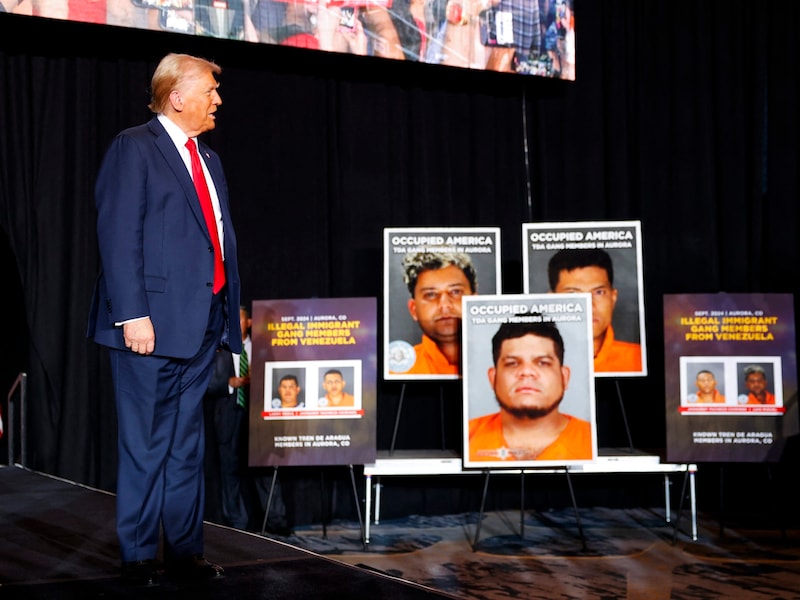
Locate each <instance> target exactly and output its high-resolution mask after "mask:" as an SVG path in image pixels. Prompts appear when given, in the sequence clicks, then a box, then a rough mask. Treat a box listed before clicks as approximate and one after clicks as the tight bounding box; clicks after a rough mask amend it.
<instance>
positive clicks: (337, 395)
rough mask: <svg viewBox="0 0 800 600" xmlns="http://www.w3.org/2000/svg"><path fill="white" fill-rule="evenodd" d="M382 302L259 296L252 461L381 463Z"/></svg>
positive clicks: (253, 375)
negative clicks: (378, 410)
mask: <svg viewBox="0 0 800 600" xmlns="http://www.w3.org/2000/svg"><path fill="white" fill-rule="evenodd" d="M376 304H377V301H376V299H375V298H314V299H298V300H257V301H255V302H253V312H252V315H253V323H252V327H251V337H252V340H253V360H252V361H251V385H250V390H251V395H250V397H251V403H250V437H249V452H248V463H249V465H250V466H301V465H352V464H367V463H372V462H374V461H375V457H376V454H377V438H376V435H377V433H376V422H377V420H376V404H377V402H376V398H377V391H376V380H377V357H376V351H377V312H376Z"/></svg>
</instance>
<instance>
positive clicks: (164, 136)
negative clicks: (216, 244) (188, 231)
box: [148, 117, 211, 242]
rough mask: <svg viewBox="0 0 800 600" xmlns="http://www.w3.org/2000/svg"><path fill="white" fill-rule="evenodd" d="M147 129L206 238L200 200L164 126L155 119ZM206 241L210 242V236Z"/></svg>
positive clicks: (206, 229) (206, 232)
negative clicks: (154, 136)
mask: <svg viewBox="0 0 800 600" xmlns="http://www.w3.org/2000/svg"><path fill="white" fill-rule="evenodd" d="M148 127H150V130H151V131H152V132H153V133H154V134H155V135H156V147H157V148H158V149H159V151H160V152H161V155H162V156H163V157H164V160H165V161H166V162H167V164H168V165H169V167H170V169H172V171H173V173H175V177H176V179H177V180H178V183H179V184H180V185H181V187H182V188H183V191H184V193H185V194H186V201H187V203H188V205H189V209H190V210H191V211H192V213H193V214H194V217H195V219H197V224H198V225H199V226H200V228H201V229H202V230H203V231H204V232H205V234H206V236H208V228H207V227H206V220H205V217H203V210H202V209H201V208H200V200H199V199H198V197H197V191H196V190H195V188H194V182H193V181H192V177H191V175H189V171H188V170H187V169H186V164H185V163H184V162H183V159H182V158H181V155H180V153H179V152H178V149H177V148H176V147H175V144H174V143H173V142H172V138H171V137H169V134H168V133H167V130H166V129H164V126H163V125H162V124H161V123H160V122H159V120H158V119H157V118H155V117H154V118H153V119H151V120H150V122H149V123H148ZM208 241H209V242H210V241H211V238H210V236H209V240H208Z"/></svg>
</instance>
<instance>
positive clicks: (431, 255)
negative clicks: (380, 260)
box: [403, 252, 478, 296]
mask: <svg viewBox="0 0 800 600" xmlns="http://www.w3.org/2000/svg"><path fill="white" fill-rule="evenodd" d="M450 266H454V267H458V268H459V269H461V270H462V271H463V272H464V275H465V276H466V278H467V280H468V281H469V288H470V291H472V293H473V294H474V293H476V292H477V291H478V277H477V275H476V274H475V267H474V266H473V264H472V259H471V258H470V257H469V255H467V254H463V253H461V252H416V253H414V254H407V255H406V256H405V257H404V258H403V270H404V275H403V283H405V284H406V286H408V291H409V293H410V294H411V295H412V296H413V295H414V289H415V288H416V287H417V279H419V276H420V275H421V274H422V273H424V272H425V271H432V270H437V269H443V268H445V267H450Z"/></svg>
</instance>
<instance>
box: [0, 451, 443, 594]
mask: <svg viewBox="0 0 800 600" xmlns="http://www.w3.org/2000/svg"><path fill="white" fill-rule="evenodd" d="M114 504H115V503H114V495H113V494H108V493H105V492H102V491H98V490H94V489H91V488H87V487H84V486H81V485H76V484H73V483H71V482H68V481H64V480H61V479H57V478H54V477H50V476H47V475H42V474H38V473H33V472H31V471H27V470H25V469H21V468H14V467H2V468H0V598H2V599H3V600H5V599H7V598H20V599H22V598H24V599H26V600H38V599H42V600H44V599H47V600H67V599H69V600H72V599H75V600H79V599H80V600H89V599H92V598H98V599H99V598H102V599H104V600H116V599H117V598H153V599H160V598H170V599H171V600H178V599H181V598H190V597H191V598H192V599H193V600H198V599H203V600H225V599H234V598H236V599H237V600H243V599H245V598H246V599H248V600H251V599H259V598H264V599H267V598H269V599H271V600H276V599H283V598H287V599H288V598H294V599H299V600H302V599H305V598H309V599H310V598H314V599H316V600H319V599H325V598H353V599H358V598H392V599H399V600H430V599H433V598H448V597H450V598H452V597H453V596H450V595H448V594H445V593H443V592H438V591H436V590H433V589H426V588H425V587H424V586H421V585H417V584H413V583H411V582H406V581H403V580H400V579H397V578H392V577H389V576H386V575H384V574H381V573H377V572H375V571H371V570H369V569H366V568H361V567H357V566H351V565H347V564H345V563H342V562H338V561H334V560H331V559H329V558H326V557H324V556H321V555H319V554H316V553H314V552H310V551H308V550H303V549H301V548H298V547H294V546H291V545H289V544H286V543H284V542H281V541H279V540H274V539H269V538H265V537H262V536H259V535H255V534H252V533H247V532H243V531H239V530H235V529H230V528H227V527H222V526H217V525H213V524H209V523H207V524H206V526H205V539H206V557H207V558H208V559H209V560H211V561H213V562H216V563H218V564H220V565H222V566H223V567H224V568H225V576H224V577H223V578H221V579H218V580H216V579H215V580H213V581H202V582H190V583H182V584H178V583H175V582H170V581H164V582H163V583H162V584H161V585H159V586H156V587H151V588H146V589H130V588H128V587H126V586H124V585H123V584H122V582H121V581H120V579H119V553H118V546H117V540H116V533H115V524H114Z"/></svg>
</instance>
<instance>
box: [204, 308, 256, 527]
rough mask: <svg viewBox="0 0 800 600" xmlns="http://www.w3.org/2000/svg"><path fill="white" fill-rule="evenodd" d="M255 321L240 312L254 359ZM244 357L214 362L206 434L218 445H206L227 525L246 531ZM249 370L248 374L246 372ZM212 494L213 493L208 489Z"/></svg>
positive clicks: (223, 354) (222, 355)
mask: <svg viewBox="0 0 800 600" xmlns="http://www.w3.org/2000/svg"><path fill="white" fill-rule="evenodd" d="M251 322H252V320H251V318H250V311H248V310H247V308H245V307H244V306H242V307H241V308H239V323H240V324H241V327H242V337H243V338H244V339H243V340H242V346H243V348H242V349H243V351H244V352H245V354H244V355H245V356H247V357H250V356H252V355H253V351H252V342H251V340H250V335H249V333H248V331H249V329H250V324H251ZM241 357H242V354H234V353H232V352H230V351H228V350H225V349H222V348H221V349H220V350H219V351H217V355H216V357H215V358H214V370H213V374H212V375H211V381H210V382H209V384H208V391H207V392H206V399H207V400H208V401H209V402H210V404H211V407H210V410H209V411H208V413H207V417H210V419H209V422H207V423H206V431H207V432H209V434H210V435H211V439H213V440H214V441H215V442H216V443H215V444H214V446H209V445H207V447H206V457H207V458H208V457H212V458H213V459H216V460H209V461H207V462H208V463H209V465H210V466H211V468H214V467H216V468H215V469H214V470H215V471H216V473H217V474H218V477H217V479H218V481H219V494H218V496H219V499H220V500H221V501H222V507H221V508H222V517H223V522H224V523H225V525H228V526H229V527H235V528H236V529H247V528H248V524H249V516H248V512H247V505H246V503H245V497H246V495H245V493H244V490H243V485H242V484H243V479H244V474H245V473H244V471H245V468H246V466H247V402H248V400H249V391H250V390H249V388H250V371H249V360H248V361H247V363H246V364H247V367H245V366H244V364H245V363H242V361H241ZM245 369H246V370H245ZM209 491H214V490H213V489H209Z"/></svg>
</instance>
